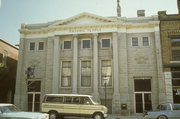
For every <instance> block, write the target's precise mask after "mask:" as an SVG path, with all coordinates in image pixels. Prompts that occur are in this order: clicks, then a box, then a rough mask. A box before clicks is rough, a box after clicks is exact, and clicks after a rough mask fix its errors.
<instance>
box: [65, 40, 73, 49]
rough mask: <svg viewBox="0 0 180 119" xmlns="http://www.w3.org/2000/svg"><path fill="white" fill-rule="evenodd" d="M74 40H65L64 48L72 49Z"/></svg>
mask: <svg viewBox="0 0 180 119" xmlns="http://www.w3.org/2000/svg"><path fill="white" fill-rule="evenodd" d="M71 44H72V42H71V41H64V49H71V46H72V45H71Z"/></svg>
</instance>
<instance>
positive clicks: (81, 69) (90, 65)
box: [80, 60, 92, 88]
mask: <svg viewBox="0 0 180 119" xmlns="http://www.w3.org/2000/svg"><path fill="white" fill-rule="evenodd" d="M85 61H86V62H88V61H89V62H90V85H89V86H83V85H82V62H85ZM80 86H81V87H82V88H89V87H92V60H81V61H80Z"/></svg>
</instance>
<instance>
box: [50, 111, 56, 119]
mask: <svg viewBox="0 0 180 119" xmlns="http://www.w3.org/2000/svg"><path fill="white" fill-rule="evenodd" d="M49 119H58V114H57V112H54V111H52V112H50V113H49Z"/></svg>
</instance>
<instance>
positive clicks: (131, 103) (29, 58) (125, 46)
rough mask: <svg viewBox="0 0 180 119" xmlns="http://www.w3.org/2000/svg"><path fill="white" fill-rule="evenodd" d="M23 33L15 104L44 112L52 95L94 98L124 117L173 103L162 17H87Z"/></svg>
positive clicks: (30, 28) (30, 26) (36, 26)
mask: <svg viewBox="0 0 180 119" xmlns="http://www.w3.org/2000/svg"><path fill="white" fill-rule="evenodd" d="M138 13H144V11H140V12H138ZM19 31H20V34H21V38H20V52H19V62H18V73H17V82H16V95H15V104H16V105H18V106H19V107H20V108H22V109H25V110H29V111H39V110H40V104H41V102H42V100H43V96H44V95H45V94H47V93H78V94H90V95H92V96H93V98H94V100H95V101H97V102H99V103H101V104H106V106H107V107H108V109H109V113H112V114H121V115H131V114H136V113H143V111H144V110H151V109H154V108H156V107H157V105H158V104H159V103H163V102H167V100H166V98H164V97H166V95H167V92H166V89H165V88H166V86H165V81H164V75H163V70H162V59H161V45H160V31H159V20H158V16H150V17H146V16H144V14H140V15H139V17H135V18H125V17H102V16H98V15H94V14H90V13H81V14H78V15H76V16H73V17H71V18H68V19H65V20H57V21H52V22H48V23H42V24H22V26H21V29H20V30H19Z"/></svg>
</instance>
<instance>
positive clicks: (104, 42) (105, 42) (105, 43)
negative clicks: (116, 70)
mask: <svg viewBox="0 0 180 119" xmlns="http://www.w3.org/2000/svg"><path fill="white" fill-rule="evenodd" d="M102 48H110V39H102Z"/></svg>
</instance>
